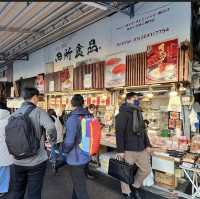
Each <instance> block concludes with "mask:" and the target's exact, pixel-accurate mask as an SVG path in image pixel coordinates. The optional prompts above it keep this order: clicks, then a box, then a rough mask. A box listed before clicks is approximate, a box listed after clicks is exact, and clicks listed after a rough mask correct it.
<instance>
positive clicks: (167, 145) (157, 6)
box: [10, 2, 200, 194]
mask: <svg viewBox="0 0 200 199" xmlns="http://www.w3.org/2000/svg"><path fill="white" fill-rule="evenodd" d="M169 19H170V20H169ZM183 21H184V23H183ZM190 40H191V3H189V2H185V3H183V2H181V3H177V2H171V3H170V2H164V3H161V2H157V3H148V2H146V3H138V4H136V6H135V16H134V17H133V18H131V19H130V16H127V15H124V14H122V13H116V14H114V15H112V16H110V17H107V18H105V19H103V20H101V21H99V22H97V23H95V24H92V25H90V26H87V27H85V28H84V29H82V30H80V31H78V32H75V33H73V34H71V35H69V36H66V37H65V38H63V39H61V40H59V41H57V42H55V43H53V44H51V45H49V46H46V47H44V48H42V49H40V50H38V51H36V52H34V53H32V54H31V55H30V59H29V61H17V62H14V63H13V79H14V81H18V80H20V79H21V80H20V81H22V79H27V78H33V77H34V80H35V81H33V82H32V84H33V86H37V87H38V89H39V90H40V93H41V94H42V97H41V102H40V106H41V107H42V108H44V109H48V108H53V109H55V110H56V112H57V113H58V114H61V113H62V112H63V111H66V112H70V111H71V106H70V99H71V97H72V96H73V94H75V93H80V94H82V95H83V96H84V99H85V105H86V106H88V105H90V104H95V105H96V106H97V107H98V111H97V116H98V117H99V118H100V120H101V123H103V124H104V128H103V130H102V141H101V144H102V150H101V154H100V157H99V159H100V165H101V166H100V168H98V169H99V170H100V171H101V172H104V173H107V170H108V161H109V158H110V157H112V156H114V155H115V153H116V152H115V150H114V149H115V148H116V140H115V129H114V126H115V116H116V114H117V113H118V110H119V106H120V105H121V103H123V101H124V97H125V95H126V93H127V92H129V91H137V92H141V93H143V94H144V96H145V97H144V99H143V100H142V102H141V106H142V110H143V116H144V118H145V119H147V120H149V122H150V124H149V128H148V136H149V138H150V141H151V144H152V150H153V155H152V169H153V171H154V178H155V183H156V184H158V185H159V186H162V187H167V188H173V189H176V188H177V187H178V184H180V183H181V182H182V181H184V180H185V179H186V178H187V177H188V176H187V174H186V173H187V172H188V169H190V172H192V174H193V176H196V175H197V173H198V172H199V165H200V162H199V161H200V159H199V158H200V157H199V153H200V143H199V142H200V140H199V139H200V138H199V134H198V133H199V128H200V125H199V118H198V117H199V116H198V112H199V111H198V110H199V109H198V107H200V105H199V102H198V100H199V98H198V94H195V96H194V95H193V94H194V86H193V84H192V72H191V68H192V62H193V56H192V45H191V42H190ZM21 85H25V84H24V83H21ZM197 90H198V89H197ZM10 102H11V101H10ZM15 103H16V102H15ZM11 104H12V102H11ZM194 105H195V106H194ZM11 106H13V107H14V105H11ZM107 147H109V148H110V149H112V150H110V151H111V152H109V153H108V152H107V150H106V148H107ZM197 171H198V172H197ZM184 172H185V174H186V177H185V175H184ZM190 174H191V173H190ZM189 176H190V175H189ZM190 180H191V182H193V179H190ZM195 180H196V178H195ZM197 182H198V179H197ZM194 185H195V186H194ZM197 187H198V185H196V183H194V184H193V188H194V192H193V194H195V193H196V192H198V191H199V190H198V188H197ZM195 189H196V191H195Z"/></svg>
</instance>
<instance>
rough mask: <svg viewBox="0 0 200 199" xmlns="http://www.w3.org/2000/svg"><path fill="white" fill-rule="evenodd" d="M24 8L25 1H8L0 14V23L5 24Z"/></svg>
mask: <svg viewBox="0 0 200 199" xmlns="http://www.w3.org/2000/svg"><path fill="white" fill-rule="evenodd" d="M25 8H26V2H10V3H9V4H8V6H7V7H6V8H5V9H4V10H3V12H2V13H1V14H0V25H1V26H7V25H8V24H9V22H11V21H12V20H13V19H15V18H16V17H17V15H18V14H19V13H20V12H22V11H23V9H25Z"/></svg>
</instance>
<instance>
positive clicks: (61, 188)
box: [2, 168, 164, 199]
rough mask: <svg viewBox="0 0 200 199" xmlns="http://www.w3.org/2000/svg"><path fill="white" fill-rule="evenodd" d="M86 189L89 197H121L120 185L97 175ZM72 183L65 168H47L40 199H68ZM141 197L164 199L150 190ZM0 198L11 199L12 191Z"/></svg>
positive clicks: (107, 198) (115, 198) (120, 198)
mask: <svg viewBox="0 0 200 199" xmlns="http://www.w3.org/2000/svg"><path fill="white" fill-rule="evenodd" d="M88 190H89V194H90V198H91V199H122V196H121V194H120V185H119V183H118V182H117V181H115V180H113V179H111V178H109V177H105V176H103V175H99V176H98V178H97V179H95V180H88ZM71 192H72V183H71V179H70V176H69V173H68V170H67V168H62V169H60V170H59V173H58V174H57V175H56V176H54V175H53V174H52V172H51V168H48V169H47V173H46V177H45V182H44V188H43V193H42V199H70V198H71ZM142 195H143V199H164V198H162V197H160V196H158V195H154V194H152V193H150V192H143V193H142ZM2 199H13V195H12V193H10V194H9V195H7V196H6V197H4V198H2Z"/></svg>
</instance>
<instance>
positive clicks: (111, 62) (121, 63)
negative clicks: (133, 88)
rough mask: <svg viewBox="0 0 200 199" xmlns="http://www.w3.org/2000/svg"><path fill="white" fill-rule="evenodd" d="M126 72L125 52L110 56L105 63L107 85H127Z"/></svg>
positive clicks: (109, 86) (108, 86)
mask: <svg viewBox="0 0 200 199" xmlns="http://www.w3.org/2000/svg"><path fill="white" fill-rule="evenodd" d="M125 72H126V55H125V54H117V55H113V56H110V57H108V58H107V60H106V64H105V87H107V88H111V87H120V86H125Z"/></svg>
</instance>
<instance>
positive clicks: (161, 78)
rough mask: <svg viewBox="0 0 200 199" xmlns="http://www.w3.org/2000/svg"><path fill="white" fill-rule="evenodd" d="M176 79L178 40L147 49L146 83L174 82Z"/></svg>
mask: <svg viewBox="0 0 200 199" xmlns="http://www.w3.org/2000/svg"><path fill="white" fill-rule="evenodd" d="M177 79H178V39H174V40H169V41H165V42H161V43H158V44H154V45H151V46H148V47H147V74H146V83H150V84H151V83H164V82H174V81H177Z"/></svg>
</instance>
